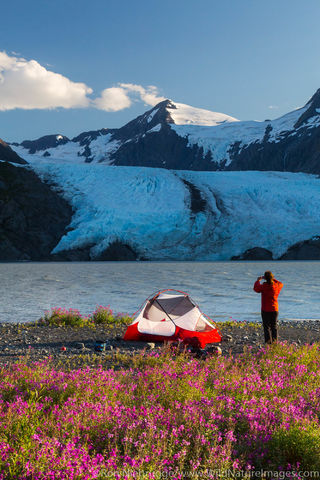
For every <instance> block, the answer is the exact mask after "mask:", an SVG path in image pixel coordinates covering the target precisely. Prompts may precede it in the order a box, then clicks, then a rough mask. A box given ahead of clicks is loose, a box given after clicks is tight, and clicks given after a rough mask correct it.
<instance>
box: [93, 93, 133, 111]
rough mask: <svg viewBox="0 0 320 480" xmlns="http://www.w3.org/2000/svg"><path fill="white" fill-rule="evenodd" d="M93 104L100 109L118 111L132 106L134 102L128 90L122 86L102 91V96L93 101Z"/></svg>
mask: <svg viewBox="0 0 320 480" xmlns="http://www.w3.org/2000/svg"><path fill="white" fill-rule="evenodd" d="M92 104H93V105H94V106H95V107H96V108H98V109H99V110H106V111H107V112H117V111H118V110H123V109H124V108H128V107H130V106H131V104H132V102H131V99H130V98H129V96H128V94H127V92H126V91H125V90H124V89H123V88H120V87H111V88H106V89H105V90H103V91H102V92H101V97H98V98H96V99H94V100H93V101H92Z"/></svg>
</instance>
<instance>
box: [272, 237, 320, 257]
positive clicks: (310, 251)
mask: <svg viewBox="0 0 320 480" xmlns="http://www.w3.org/2000/svg"><path fill="white" fill-rule="evenodd" d="M280 260H320V237H314V238H311V239H310V240H305V241H303V242H299V243H296V244H295V245H292V246H291V247H290V248H289V249H288V250H287V251H286V253H285V254H284V255H282V257H280Z"/></svg>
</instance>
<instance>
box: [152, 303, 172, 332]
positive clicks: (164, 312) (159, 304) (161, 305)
mask: <svg viewBox="0 0 320 480" xmlns="http://www.w3.org/2000/svg"><path fill="white" fill-rule="evenodd" d="M155 302H157V304H158V305H159V307H160V308H161V310H163V311H164V313H165V314H166V315H168V317H169V318H170V320H171V322H172V323H173V325H174V326H175V327H176V326H177V325H176V324H175V323H174V321H173V320H172V318H171V317H170V315H169V313H167V312H166V311H165V309H164V308H163V306H162V305H160V303H159V302H158V300H155Z"/></svg>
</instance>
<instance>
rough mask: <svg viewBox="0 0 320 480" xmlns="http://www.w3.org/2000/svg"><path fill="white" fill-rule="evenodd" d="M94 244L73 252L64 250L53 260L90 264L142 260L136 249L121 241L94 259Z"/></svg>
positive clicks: (53, 256) (75, 249)
mask: <svg viewBox="0 0 320 480" xmlns="http://www.w3.org/2000/svg"><path fill="white" fill-rule="evenodd" d="M93 246H94V244H90V245H86V246H84V247H82V248H74V249H72V250H64V251H62V252H59V253H56V254H54V255H52V256H51V257H52V260H54V261H57V262H59V261H61V262H81V261H84V262H88V261H90V260H92V261H108V262H113V261H132V260H137V259H139V260H140V257H139V255H138V254H137V252H135V251H134V249H133V248H132V247H131V246H130V245H127V244H125V243H122V242H120V241H116V242H113V243H112V244H111V245H109V247H108V248H107V249H106V250H104V252H102V253H101V254H100V255H99V256H97V257H93V256H92V254H91V248H92V247H93Z"/></svg>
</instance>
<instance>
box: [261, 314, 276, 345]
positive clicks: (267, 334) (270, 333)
mask: <svg viewBox="0 0 320 480" xmlns="http://www.w3.org/2000/svg"><path fill="white" fill-rule="evenodd" d="M278 315H279V312H263V311H262V312H261V317H262V324H263V329H264V340H265V342H266V343H272V342H276V341H277V340H278Z"/></svg>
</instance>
